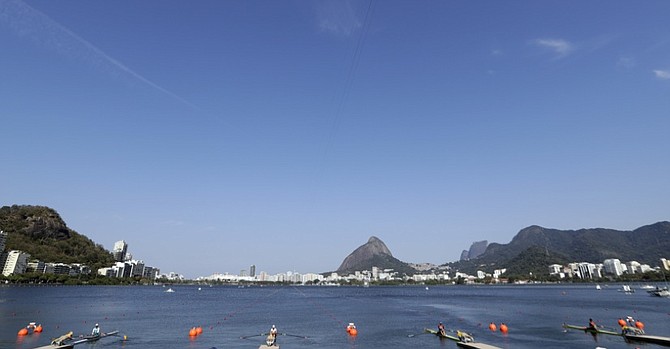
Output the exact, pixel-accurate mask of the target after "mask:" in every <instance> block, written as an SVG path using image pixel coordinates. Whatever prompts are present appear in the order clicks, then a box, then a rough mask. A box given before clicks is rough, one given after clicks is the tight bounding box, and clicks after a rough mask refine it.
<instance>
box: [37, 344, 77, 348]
mask: <svg viewBox="0 0 670 349" xmlns="http://www.w3.org/2000/svg"><path fill="white" fill-rule="evenodd" d="M71 348H74V344H72V343H70V344H63V345H56V344H48V345H44V346H41V347H37V348H35V349H71Z"/></svg>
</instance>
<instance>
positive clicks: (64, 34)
mask: <svg viewBox="0 0 670 349" xmlns="http://www.w3.org/2000/svg"><path fill="white" fill-rule="evenodd" d="M0 24H4V25H6V26H7V27H9V29H10V30H11V31H12V32H14V33H15V35H17V36H18V37H20V38H23V39H27V40H30V41H32V42H34V43H36V44H38V45H40V46H42V47H45V48H48V49H51V50H54V51H56V52H58V53H59V54H62V55H65V56H68V57H73V58H76V59H80V60H83V61H85V62H87V63H88V64H90V65H92V66H94V67H96V68H97V69H100V70H103V71H108V72H109V73H111V74H112V75H117V76H121V75H127V76H130V77H131V78H134V79H136V80H139V81H140V82H142V83H144V84H146V85H148V86H150V87H152V88H154V89H156V90H158V91H160V92H162V93H164V94H166V95H168V96H170V97H172V98H174V99H176V100H178V101H180V102H181V103H184V104H186V105H188V106H190V107H191V108H193V109H198V107H196V106H195V105H193V104H192V103H190V102H189V101H187V100H185V99H183V98H181V97H179V96H178V95H176V94H175V93H173V92H170V91H169V90H167V89H165V88H163V87H161V86H160V85H158V84H156V83H155V82H153V81H151V80H149V79H147V78H145V77H144V76H142V75H140V74H139V73H137V72H135V71H133V70H132V69H130V68H129V67H127V66H126V65H124V64H123V63H121V62H120V61H118V60H116V59H114V58H113V57H111V56H110V55H108V54H106V53H105V52H104V51H102V50H101V49H99V48H98V47H96V46H95V45H93V44H92V43H90V42H88V41H87V40H85V39H84V38H82V37H80V36H79V35H77V34H75V33H74V32H72V31H71V30H69V29H67V28H65V27H64V26H62V25H61V24H59V23H58V22H56V21H54V20H53V19H51V18H50V17H49V16H47V15H45V14H43V13H42V12H40V11H38V10H36V9H34V8H32V7H30V6H29V5H27V4H26V3H24V2H22V1H18V0H0Z"/></svg>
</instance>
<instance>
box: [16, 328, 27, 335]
mask: <svg viewBox="0 0 670 349" xmlns="http://www.w3.org/2000/svg"><path fill="white" fill-rule="evenodd" d="M27 334H28V329H27V328H22V329H20V330H19V333H18V335H19V336H25V335H27Z"/></svg>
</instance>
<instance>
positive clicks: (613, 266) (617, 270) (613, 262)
mask: <svg viewBox="0 0 670 349" xmlns="http://www.w3.org/2000/svg"><path fill="white" fill-rule="evenodd" d="M603 267H604V269H605V273H607V274H610V275H616V276H621V274H623V268H622V267H621V261H620V260H618V259H616V258H613V259H606V260H604V261H603Z"/></svg>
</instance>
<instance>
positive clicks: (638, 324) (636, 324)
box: [635, 321, 644, 330]
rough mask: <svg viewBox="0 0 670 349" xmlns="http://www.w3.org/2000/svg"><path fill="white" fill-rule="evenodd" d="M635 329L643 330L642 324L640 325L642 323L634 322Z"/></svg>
mask: <svg viewBox="0 0 670 349" xmlns="http://www.w3.org/2000/svg"><path fill="white" fill-rule="evenodd" d="M635 327H637V328H639V329H641V330H644V324H643V323H642V321H635Z"/></svg>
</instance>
